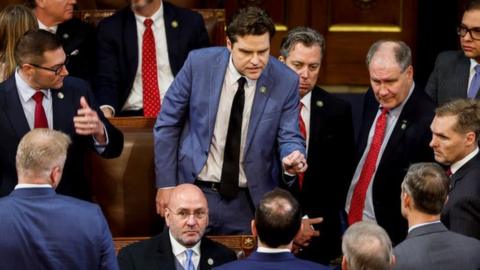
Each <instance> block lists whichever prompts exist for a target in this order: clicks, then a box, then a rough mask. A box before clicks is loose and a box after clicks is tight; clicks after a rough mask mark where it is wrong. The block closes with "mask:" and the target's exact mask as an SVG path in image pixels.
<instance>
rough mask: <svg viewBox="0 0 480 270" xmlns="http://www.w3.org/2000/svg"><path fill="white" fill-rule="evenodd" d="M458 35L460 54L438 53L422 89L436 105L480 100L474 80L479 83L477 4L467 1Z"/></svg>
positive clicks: (479, 15)
mask: <svg viewBox="0 0 480 270" xmlns="http://www.w3.org/2000/svg"><path fill="white" fill-rule="evenodd" d="M457 34H458V36H459V39H460V45H461V47H462V50H461V51H446V52H442V53H440V54H439V55H438V57H437V60H436V62H435V67H434V69H433V71H432V73H431V74H430V78H429V79H428V83H427V85H426V87H425V91H426V92H427V94H428V95H430V96H431V97H432V99H433V101H434V102H435V104H437V105H442V104H443V103H445V102H448V101H451V100H453V99H457V98H467V97H468V98H478V97H479V95H478V89H479V87H480V85H479V84H478V83H476V81H477V77H478V80H480V66H479V67H478V68H476V66H478V64H479V61H480V0H470V1H468V3H467V5H466V6H465V11H464V13H463V17H462V22H461V24H460V26H459V27H458V28H457ZM476 69H479V71H478V72H477V71H476ZM476 73H477V74H478V76H477V75H475V74H476Z"/></svg>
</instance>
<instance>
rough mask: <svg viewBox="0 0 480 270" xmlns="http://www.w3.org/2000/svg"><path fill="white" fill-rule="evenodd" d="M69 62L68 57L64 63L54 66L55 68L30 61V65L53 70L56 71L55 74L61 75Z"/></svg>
mask: <svg viewBox="0 0 480 270" xmlns="http://www.w3.org/2000/svg"><path fill="white" fill-rule="evenodd" d="M67 64H68V57H67V58H66V59H65V62H63V64H60V65H58V66H57V67H54V68H49V67H42V66H40V65H37V64H32V63H29V65H31V66H33V67H36V68H39V69H43V70H48V71H51V72H53V73H55V75H60V72H62V69H63V68H64V67H65V66H66V65H67Z"/></svg>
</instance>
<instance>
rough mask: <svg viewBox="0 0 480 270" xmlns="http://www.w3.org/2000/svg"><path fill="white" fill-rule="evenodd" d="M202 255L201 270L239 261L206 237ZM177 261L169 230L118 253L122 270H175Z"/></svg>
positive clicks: (233, 254)
mask: <svg viewBox="0 0 480 270" xmlns="http://www.w3.org/2000/svg"><path fill="white" fill-rule="evenodd" d="M200 253H201V255H200V263H199V269H200V270H206V269H212V268H213V267H215V266H219V265H221V264H224V263H226V262H230V261H233V260H236V259H237V256H236V255H235V253H234V252H233V251H232V250H230V249H228V248H226V247H225V246H223V245H221V244H219V243H216V242H213V241H212V240H210V239H208V238H206V237H204V238H202V242H201V243H200ZM175 259H176V258H175V256H174V255H173V253H172V244H171V243H170V237H169V232H168V230H165V231H164V232H162V233H161V234H159V235H157V236H154V237H152V238H150V239H148V240H144V241H140V242H137V243H134V244H131V245H129V246H126V247H124V248H122V249H121V250H120V252H119V253H118V263H119V265H120V269H122V270H133V269H138V270H143V269H169V270H170V269H171V270H175Z"/></svg>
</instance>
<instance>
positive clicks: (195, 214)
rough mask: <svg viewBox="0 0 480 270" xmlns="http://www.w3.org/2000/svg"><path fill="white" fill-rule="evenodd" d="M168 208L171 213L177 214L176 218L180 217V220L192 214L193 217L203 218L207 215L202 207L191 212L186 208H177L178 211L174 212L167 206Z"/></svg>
mask: <svg viewBox="0 0 480 270" xmlns="http://www.w3.org/2000/svg"><path fill="white" fill-rule="evenodd" d="M168 210H170V212H172V214H174V215H175V216H177V217H178V218H180V219H182V220H186V219H188V218H189V217H190V216H192V215H193V217H194V218H195V219H204V218H205V217H206V216H207V215H208V213H207V211H205V210H203V209H200V210H195V211H193V213H191V212H189V211H187V210H179V211H178V212H175V211H173V210H172V209H170V208H168Z"/></svg>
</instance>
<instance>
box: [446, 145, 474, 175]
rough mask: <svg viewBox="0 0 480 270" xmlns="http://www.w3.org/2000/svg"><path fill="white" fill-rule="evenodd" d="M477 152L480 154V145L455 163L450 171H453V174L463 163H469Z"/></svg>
mask: <svg viewBox="0 0 480 270" xmlns="http://www.w3.org/2000/svg"><path fill="white" fill-rule="evenodd" d="M476 154H478V147H477V148H475V150H473V151H472V152H471V153H470V154H468V155H466V156H465V157H464V158H462V159H461V160H459V161H457V162H455V163H453V164H452V165H451V166H450V171H451V172H452V174H454V173H455V172H456V171H458V170H459V169H460V168H461V167H462V166H463V165H465V163H467V162H468V161H469V160H470V159H472V158H473V157H474V156H475V155H476Z"/></svg>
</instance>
